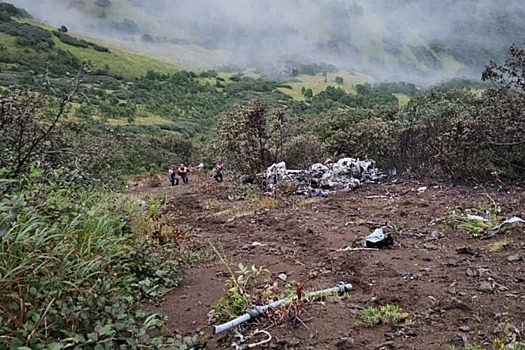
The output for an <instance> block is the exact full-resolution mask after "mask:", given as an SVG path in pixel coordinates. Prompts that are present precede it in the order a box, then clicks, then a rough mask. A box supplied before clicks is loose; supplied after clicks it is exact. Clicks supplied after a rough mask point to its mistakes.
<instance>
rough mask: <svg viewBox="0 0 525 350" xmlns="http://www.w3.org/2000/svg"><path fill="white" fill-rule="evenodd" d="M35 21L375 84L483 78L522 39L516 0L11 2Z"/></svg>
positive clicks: (141, 46)
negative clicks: (322, 69)
mask: <svg viewBox="0 0 525 350" xmlns="http://www.w3.org/2000/svg"><path fill="white" fill-rule="evenodd" d="M8 2H10V3H13V4H15V5H16V6H19V7H23V8H25V9H26V10H28V11H29V12H30V13H31V14H32V15H33V16H34V17H35V18H36V19H39V20H42V21H44V22H47V23H50V24H52V25H54V26H60V25H66V26H67V27H68V28H69V29H70V30H71V31H74V32H81V33H88V34H90V35H95V36H102V37H104V38H106V39H111V40H119V42H120V43H121V44H123V45H126V46H127V47H129V48H132V49H135V50H139V51H141V52H144V53H149V54H152V55H155V56H158V57H162V58H164V59H167V60H173V61H177V62H182V63H185V64H188V65H190V66H193V67H196V68H216V67H218V66H225V65H235V66H238V67H240V68H244V67H256V68H257V69H258V70H259V71H260V72H261V73H262V74H265V75H270V76H274V77H276V76H279V75H283V74H284V75H286V74H288V73H289V72H290V71H291V67H293V66H297V65H300V64H306V63H311V62H323V63H328V64H333V65H335V66H337V67H338V68H341V69H345V70H351V71H358V72H364V73H367V74H369V75H372V76H373V77H374V78H376V79H377V80H385V79H389V80H405V81H415V82H419V83H423V82H426V83H430V82H436V81H441V80H445V79H447V78H452V77H470V78H479V76H480V74H481V70H482V69H483V66H484V65H485V64H487V63H488V62H489V61H490V60H502V59H503V58H504V57H505V55H506V52H507V49H508V47H509V46H510V45H512V44H518V45H521V44H523V42H524V41H525V35H524V34H525V2H524V1H520V0H499V1H492V0H457V1H453V0H445V1H433V0H417V1H416V0H370V1H369V0H366V1H365V0H356V1H342V0H320V1H315V2H313V1H308V0H266V1H256V0H247V1H237V0H222V1H215V0H199V1H192V0H40V1H34V0H11V1H8Z"/></svg>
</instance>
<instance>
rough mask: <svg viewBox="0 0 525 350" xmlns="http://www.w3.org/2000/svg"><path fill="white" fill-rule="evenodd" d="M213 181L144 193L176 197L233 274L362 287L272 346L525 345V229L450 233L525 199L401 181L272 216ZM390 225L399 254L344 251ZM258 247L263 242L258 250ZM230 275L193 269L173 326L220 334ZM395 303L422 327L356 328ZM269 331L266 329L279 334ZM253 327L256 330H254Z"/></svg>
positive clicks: (287, 330)
mask: <svg viewBox="0 0 525 350" xmlns="http://www.w3.org/2000/svg"><path fill="white" fill-rule="evenodd" d="M211 181H212V179H210V178H208V177H205V176H195V175H192V179H190V184H188V185H179V186H175V187H171V186H165V185H164V184H163V186H162V187H159V188H156V189H137V190H136V191H137V192H139V193H140V192H141V191H158V192H164V193H167V194H168V195H169V196H172V198H173V199H172V200H173V202H174V203H175V206H176V208H177V212H176V215H177V219H176V220H177V224H179V225H181V226H185V225H190V226H191V227H193V228H195V229H197V230H198V231H197V232H199V234H200V235H201V236H202V238H206V239H209V240H210V241H211V242H213V244H214V245H215V246H216V247H219V249H220V250H221V251H222V252H223V253H224V254H225V256H226V257H227V259H228V260H229V261H230V263H232V264H233V265H234V266H235V265H236V264H238V263H239V262H241V263H243V264H244V265H247V266H251V265H255V266H257V267H259V266H262V267H265V268H267V269H268V270H269V271H270V272H271V276H270V281H271V282H274V281H279V279H278V278H277V276H278V275H279V274H281V273H285V274H286V275H287V276H288V280H289V281H296V282H299V283H300V284H302V286H303V289H304V290H305V291H314V290H319V289H324V288H329V287H333V286H335V285H336V284H337V283H338V282H340V281H343V282H345V283H351V284H352V285H353V290H352V291H351V292H350V293H349V297H348V298H340V297H336V296H334V297H327V298H326V299H325V300H323V301H320V302H311V303H308V304H307V305H306V307H305V309H304V314H303V317H302V320H303V321H304V325H302V324H300V323H298V324H295V325H291V324H289V323H283V324H279V325H273V326H271V327H270V328H268V329H267V330H268V332H270V334H271V335H272V337H273V339H272V341H271V342H270V343H269V345H267V346H266V348H271V349H450V348H452V347H453V346H455V347H456V348H457V349H461V348H463V347H464V346H465V345H466V344H469V343H471V344H477V345H481V346H483V348H486V349H492V342H493V339H495V338H499V337H502V333H501V332H500V330H501V327H502V326H504V325H505V324H507V331H508V332H509V331H510V332H511V333H514V335H515V336H516V337H517V338H518V339H519V338H520V337H522V336H523V332H524V327H525V316H524V315H525V261H524V260H525V249H524V247H525V244H524V241H525V239H524V238H525V233H524V229H523V226H521V227H519V228H518V229H512V230H506V231H504V232H502V233H501V234H498V235H496V236H495V237H493V238H492V239H490V240H480V239H477V238H471V237H469V235H468V234H466V233H465V232H462V231H460V230H458V229H452V228H450V227H449V226H447V225H446V224H445V218H446V217H447V214H448V213H450V212H451V211H452V210H456V211H457V212H464V211H465V210H467V209H469V208H472V207H474V206H476V205H479V204H486V205H493V204H494V203H496V204H498V206H499V207H500V208H501V214H502V216H511V215H516V216H520V217H522V218H523V217H525V193H524V191H523V190H522V189H520V188H513V187H505V188H504V187H501V186H492V187H491V186H487V187H483V186H464V185H456V186H454V185H451V184H445V183H437V182H436V183H430V182H429V183H422V182H416V181H398V182H389V183H383V184H365V185H364V186H363V187H361V188H360V189H358V190H356V191H354V192H345V193H343V192H341V193H337V194H333V195H330V196H329V197H328V198H306V197H302V198H294V199H292V200H291V201H290V203H288V205H286V206H285V207H278V208H272V205H271V204H272V203H271V202H270V203H269V204H268V205H266V208H263V209H260V210H255V211H254V210H251V209H250V206H249V204H248V202H246V201H230V200H228V199H226V198H227V191H228V185H227V183H223V184H214V183H213V184H210V182H211ZM212 186H216V187H217V188H214V187H212ZM423 186H424V187H426V189H425V190H421V189H420V188H421V187H423ZM418 189H420V190H419V191H418ZM219 198H225V199H219ZM382 225H387V226H389V227H390V233H391V235H392V236H393V238H394V246H393V247H392V248H390V249H381V250H377V251H369V250H355V251H342V250H341V248H344V247H348V246H359V245H360V244H361V242H362V241H363V238H364V237H365V236H366V235H368V234H370V233H371V232H372V230H373V229H374V228H376V227H379V226H382ZM253 242H259V243H261V244H262V245H260V246H255V247H249V246H250V245H251V244H252V243H253ZM494 242H502V244H501V245H502V247H500V249H495V245H494V244H493V243H494ZM208 256H213V254H210V255H208ZM227 278H228V273H227V269H226V267H225V266H224V265H223V264H222V263H220V261H219V259H214V260H206V261H203V262H201V263H199V264H197V265H196V266H194V267H192V268H191V269H190V270H189V271H188V273H187V275H186V277H185V278H184V280H183V281H182V284H181V286H180V287H179V288H176V289H175V290H173V291H172V292H170V293H169V294H167V295H166V296H165V299H164V300H163V301H162V302H161V303H160V304H159V306H158V309H159V311H161V312H162V313H164V314H166V315H168V316H169V321H168V324H167V325H168V327H169V328H170V329H171V330H173V331H178V332H181V333H183V334H194V333H195V332H197V331H201V330H202V331H205V332H207V333H209V334H210V335H211V334H212V326H213V325H212V324H210V323H209V321H208V316H207V315H208V312H209V311H210V309H211V305H212V304H213V303H215V302H216V301H217V300H218V299H219V298H220V296H221V295H222V294H223V292H224V285H225V282H226V279H227ZM387 303H390V304H396V305H399V306H400V307H401V308H402V309H403V311H406V312H407V313H408V314H409V318H410V319H411V320H412V321H413V325H411V326H410V327H407V326H405V325H394V326H393V325H385V324H379V325H373V326H366V325H360V326H356V325H355V321H356V319H357V317H358V315H359V314H360V313H361V312H362V310H363V309H364V308H366V307H369V306H378V305H385V304H387ZM261 322H262V323H261V324H259V325H258V327H259V328H263V327H265V326H268V325H269V324H268V323H265V320H264V319H262V320H261ZM509 325H511V326H509ZM513 327H515V328H513ZM255 328H256V327H255V326H246V327H245V329H244V331H245V332H246V334H248V333H249V332H250V330H253V329H255ZM232 341H234V338H233V333H232V332H225V333H224V334H219V335H215V336H213V335H211V336H210V340H209V341H208V344H207V348H208V349H227V348H232V347H231V343H232ZM522 341H523V340H522Z"/></svg>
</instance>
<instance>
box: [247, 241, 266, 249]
mask: <svg viewBox="0 0 525 350" xmlns="http://www.w3.org/2000/svg"><path fill="white" fill-rule="evenodd" d="M265 245H266V244H262V243H261V242H257V241H255V242H252V243H248V244H245V245H243V246H242V247H241V249H253V248H255V247H264V246H265Z"/></svg>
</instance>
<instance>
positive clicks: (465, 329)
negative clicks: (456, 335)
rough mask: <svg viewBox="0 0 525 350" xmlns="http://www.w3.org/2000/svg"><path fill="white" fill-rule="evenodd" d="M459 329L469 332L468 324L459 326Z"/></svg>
mask: <svg viewBox="0 0 525 350" xmlns="http://www.w3.org/2000/svg"><path fill="white" fill-rule="evenodd" d="M459 330H460V331H462V332H465V333H468V332H470V327H469V326H460V327H459Z"/></svg>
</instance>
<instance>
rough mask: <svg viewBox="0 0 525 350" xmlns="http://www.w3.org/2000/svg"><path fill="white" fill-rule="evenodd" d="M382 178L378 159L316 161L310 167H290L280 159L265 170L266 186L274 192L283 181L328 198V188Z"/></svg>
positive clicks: (350, 187)
mask: <svg viewBox="0 0 525 350" xmlns="http://www.w3.org/2000/svg"><path fill="white" fill-rule="evenodd" d="M381 177H382V176H380V175H378V170H377V168H376V167H375V161H373V160H370V159H367V160H359V159H354V158H342V159H339V160H338V161H337V162H335V163H333V162H327V163H326V164H321V163H316V164H313V165H312V166H310V168H309V169H308V170H289V169H286V164H285V163H284V162H280V163H276V164H273V165H272V166H270V167H269V168H268V169H267V170H266V180H265V187H266V190H267V191H268V192H273V191H274V190H275V188H276V186H277V184H278V183H279V182H281V181H284V182H288V183H291V184H293V185H294V186H295V190H296V194H299V195H307V194H310V195H315V196H323V197H325V196H328V192H327V190H333V191H337V190H354V189H356V188H358V187H360V186H361V183H363V182H375V181H377V180H379V179H380V178H381ZM313 189H319V190H321V191H312V190H313Z"/></svg>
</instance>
